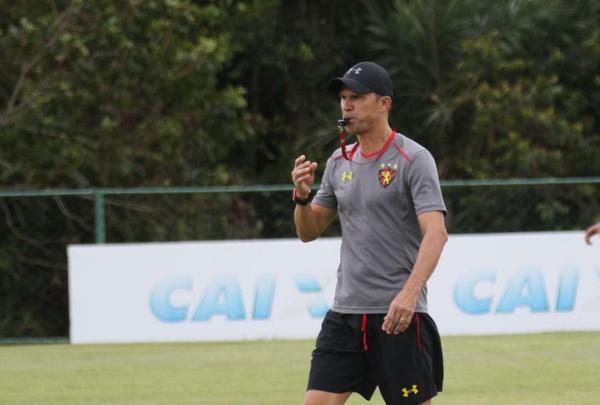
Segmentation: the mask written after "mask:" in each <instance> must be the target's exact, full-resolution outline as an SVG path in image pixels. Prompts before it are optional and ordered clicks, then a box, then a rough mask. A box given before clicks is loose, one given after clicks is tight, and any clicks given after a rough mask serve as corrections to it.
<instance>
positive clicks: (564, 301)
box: [556, 269, 579, 311]
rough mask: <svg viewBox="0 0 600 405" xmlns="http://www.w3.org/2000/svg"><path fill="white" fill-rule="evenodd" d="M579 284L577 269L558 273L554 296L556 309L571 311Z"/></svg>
mask: <svg viewBox="0 0 600 405" xmlns="http://www.w3.org/2000/svg"><path fill="white" fill-rule="evenodd" d="M578 284H579V272H578V271H577V269H569V270H565V271H563V272H562V273H561V275H560V280H559V283H558V293H557V298H556V310H557V311H572V310H573V308H574V307H575V297H576V295H577V286H578Z"/></svg>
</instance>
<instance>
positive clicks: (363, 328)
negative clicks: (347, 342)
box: [360, 314, 369, 352]
mask: <svg viewBox="0 0 600 405" xmlns="http://www.w3.org/2000/svg"><path fill="white" fill-rule="evenodd" d="M360 331H361V332H362V334H363V348H364V349H365V352H368V351H369V346H367V314H363V316H362V325H361V327H360Z"/></svg>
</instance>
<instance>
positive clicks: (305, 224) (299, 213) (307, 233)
mask: <svg viewBox="0 0 600 405" xmlns="http://www.w3.org/2000/svg"><path fill="white" fill-rule="evenodd" d="M294 222H295V224H296V234H297V235H298V238H300V240H301V241H302V242H310V241H312V240H315V239H317V238H318V237H319V236H321V231H320V230H319V226H318V222H317V218H316V216H315V214H314V212H313V210H312V207H311V204H308V205H296V209H295V211H294Z"/></svg>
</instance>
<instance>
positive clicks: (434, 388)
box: [308, 311, 444, 405]
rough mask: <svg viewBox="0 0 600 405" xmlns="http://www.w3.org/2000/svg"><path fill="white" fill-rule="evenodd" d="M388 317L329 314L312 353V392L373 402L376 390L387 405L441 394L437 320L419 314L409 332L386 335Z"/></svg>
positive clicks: (425, 399) (440, 357) (423, 399)
mask: <svg viewBox="0 0 600 405" xmlns="http://www.w3.org/2000/svg"><path fill="white" fill-rule="evenodd" d="M384 316H385V314H367V315H360V314H340V313H338V312H334V311H329V312H328V313H327V315H326V316H325V319H324V320H323V324H322V326H321V332H320V333H319V336H318V337H317V343H316V348H315V350H314V351H313V353H312V361H311V367H310V374H309V377H308V389H309V390H321V391H327V392H334V393H343V392H357V393H359V394H360V395H362V396H363V397H364V398H365V399H367V400H369V399H371V396H372V395H373V392H374V391H375V387H377V386H379V391H381V395H382V396H383V399H384V400H385V403H386V404H388V405H395V404H420V403H422V402H425V401H427V400H428V399H430V398H433V397H434V396H435V395H436V394H437V393H438V392H439V391H441V390H442V383H443V380H444V369H443V359H442V344H441V341H440V335H439V333H438V330H437V327H436V325H435V323H434V322H433V319H431V317H430V316H429V315H427V314H426V313H415V314H414V316H413V318H412V320H411V324H410V326H409V328H408V329H407V330H406V331H404V332H402V333H400V334H398V335H393V334H392V335H388V334H387V333H386V332H384V331H383V330H381V325H382V324H383V318H384Z"/></svg>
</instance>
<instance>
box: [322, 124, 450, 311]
mask: <svg viewBox="0 0 600 405" xmlns="http://www.w3.org/2000/svg"><path fill="white" fill-rule="evenodd" d="M348 154H349V157H351V159H350V161H348V160H346V159H344V157H343V156H342V154H341V151H340V149H338V150H336V151H335V152H334V153H333V154H332V155H331V157H330V158H329V159H328V161H327V166H326V168H325V173H324V174H323V179H322V182H321V187H320V188H319V190H318V192H317V194H316V196H315V198H314V199H313V204H317V205H321V206H323V207H328V208H335V209H337V210H338V215H339V218H340V222H341V225H342V247H341V259H340V266H339V268H338V273H337V284H336V289H335V298H334V302H333V306H332V308H331V309H332V310H334V311H336V312H341V313H350V314H356V313H359V314H360V313H386V312H387V310H388V307H389V305H390V303H391V302H392V300H393V299H394V297H395V296H396V294H398V292H399V291H400V290H401V288H402V286H403V285H404V283H405V282H406V280H407V279H408V276H409V275H410V272H411V271H412V268H413V266H414V263H415V259H416V257H417V251H418V250H419V245H420V243H421V238H422V235H421V230H420V228H419V222H418V220H417V214H421V213H423V212H427V211H442V212H444V213H445V212H446V206H445V205H444V200H443V198H442V192H441V189H440V182H439V178H438V173H437V168H436V165H435V161H434V159H433V157H432V156H431V154H430V153H429V151H427V149H425V148H424V147H422V146H421V145H419V144H418V143H416V142H415V141H413V140H411V139H409V138H407V137H405V136H404V135H401V134H396V133H393V134H392V135H390V137H389V138H388V141H387V142H386V144H385V146H384V148H383V149H382V150H381V151H380V152H378V153H376V154H373V155H370V156H363V155H362V153H361V149H360V146H359V145H358V144H354V145H349V146H348ZM416 310H417V311H418V312H427V287H425V288H423V290H422V291H421V293H420V295H419V297H418V299H417V308H416Z"/></svg>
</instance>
